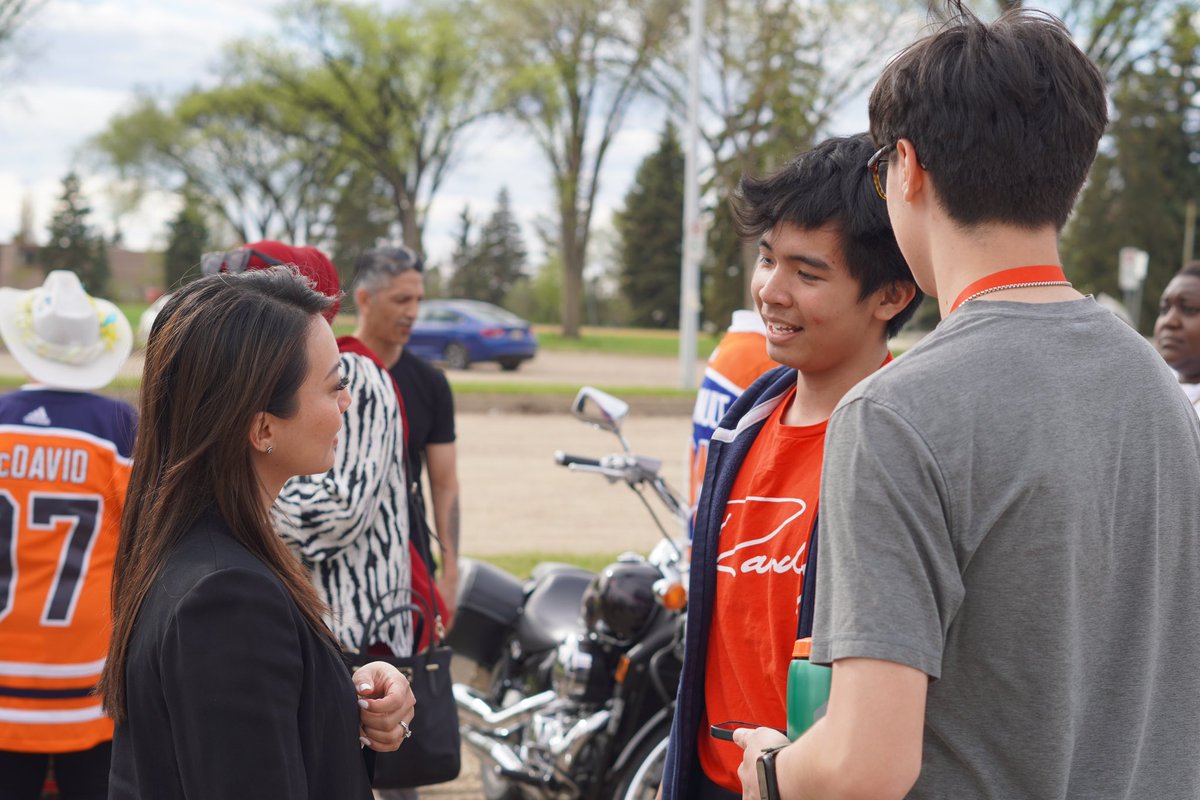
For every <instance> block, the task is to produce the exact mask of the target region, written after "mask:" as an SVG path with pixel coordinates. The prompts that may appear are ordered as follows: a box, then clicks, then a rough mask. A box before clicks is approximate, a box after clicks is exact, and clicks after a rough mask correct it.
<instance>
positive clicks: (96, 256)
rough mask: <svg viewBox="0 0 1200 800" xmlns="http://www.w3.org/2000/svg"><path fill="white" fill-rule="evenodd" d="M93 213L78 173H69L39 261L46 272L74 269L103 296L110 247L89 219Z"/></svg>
mask: <svg viewBox="0 0 1200 800" xmlns="http://www.w3.org/2000/svg"><path fill="white" fill-rule="evenodd" d="M91 213H92V209H91V207H90V206H88V204H87V200H86V199H85V198H84V196H83V192H82V187H81V185H80V181H79V176H78V175H76V174H75V173H74V172H70V173H67V175H66V177H64V178H63V192H62V197H61V198H60V199H59V204H58V210H56V211H55V212H54V216H53V217H52V218H51V220H50V228H49V233H50V241H49V243H48V244H47V245H46V246H45V247H43V248H42V250H41V253H40V261H41V263H42V267H43V269H45V271H46V272H47V273H49V272H50V271H52V270H56V269H65V270H69V271H71V272H74V273H75V274H76V275H78V276H79V281H80V282H81V283H82V284H83V288H84V289H85V290H87V292H88V294H90V295H93V296H96V297H103V296H105V295H107V293H108V277H109V273H108V249H107V248H106V246H105V244H104V237H102V236H100V235H99V234H97V233H95V232H94V231H93V230H92V227H91V225H90V224H89V223H88V219H87V218H88V215H89V214H91Z"/></svg>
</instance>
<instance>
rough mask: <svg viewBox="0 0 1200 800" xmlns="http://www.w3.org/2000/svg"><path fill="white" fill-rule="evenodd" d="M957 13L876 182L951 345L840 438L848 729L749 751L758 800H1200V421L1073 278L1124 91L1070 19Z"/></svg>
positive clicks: (922, 71)
mask: <svg viewBox="0 0 1200 800" xmlns="http://www.w3.org/2000/svg"><path fill="white" fill-rule="evenodd" d="M950 7H951V9H950V10H951V15H950V16H951V18H950V19H949V20H948V21H947V22H946V23H945V24H944V25H941V26H940V27H939V28H938V29H937V30H936V32H934V33H932V34H930V35H928V36H926V37H924V38H923V39H921V40H920V41H918V42H916V43H915V44H913V45H912V46H910V47H909V48H907V49H906V50H904V51H903V52H901V53H900V54H899V55H898V56H896V57H895V58H893V59H892V60H891V61H890V62H889V64H888V65H887V67H886V68H885V69H884V72H883V74H882V76H881V77H880V79H879V81H878V82H877V83H876V85H875V87H874V89H873V90H872V92H871V97H870V101H869V114H870V121H871V126H870V127H871V136H872V138H873V139H874V141H875V144H876V145H877V146H878V148H879V149H878V150H876V151H875V154H874V155H873V156H872V157H871V159H870V160H869V161H868V162H867V163H868V165H869V167H870V169H871V171H872V173H873V175H872V177H873V179H874V182H875V185H876V189H877V190H878V193H879V197H878V198H876V202H878V203H879V204H881V205H883V204H886V207H887V209H888V216H889V218H890V219H891V222H892V230H893V231H894V232H895V236H896V241H897V242H898V243H899V245H900V250H901V252H902V253H903V254H904V257H905V260H907V261H908V264H909V266H910V267H911V268H912V271H913V275H914V277H915V278H916V280H917V283H918V285H920V286H921V288H922V289H924V290H925V291H926V292H928V293H929V294H930V295H932V296H934V297H936V298H937V299H938V306H939V309H940V311H941V316H942V320H941V323H940V324H939V325H938V326H937V329H936V330H934V331H933V332H932V333H930V334H928V335H927V336H926V337H925V338H923V339H922V340H921V341H920V343H919V344H917V345H916V346H915V347H913V348H912V349H911V350H909V351H907V352H906V353H905V354H904V357H903V358H900V359H897V360H896V362H895V363H894V364H892V365H891V366H889V367H888V368H887V369H883V370H879V371H878V372H877V373H875V374H874V375H872V376H871V377H869V378H867V379H866V380H864V381H863V382H862V383H860V384H858V385H857V386H855V387H854V388H853V389H851V390H850V392H849V393H848V394H847V395H846V397H845V398H843V400H842V401H841V403H840V404H839V405H838V408H837V410H836V411H835V412H834V413H833V416H832V417H831V418H830V421H829V434H828V437H827V439H826V443H825V463H824V471H823V474H822V478H821V535H820V537H819V544H818V563H819V565H820V567H819V569H818V570H817V572H816V599H815V607H814V612H815V618H814V622H813V637H812V649H811V655H810V659H811V662H813V663H815V664H831V665H832V683H831V686H830V690H829V699H828V704H827V706H826V713H825V715H824V716H823V717H822V718H821V719H819V720H817V721H816V722H815V723H814V724H813V725H812V726H811V727H809V728H808V730H807V732H806V733H804V734H803V735H802V736H800V737H799V738H798V739H797V740H796V741H795V742H793V743H792V744H790V745H789V744H788V741H787V738H786V737H784V736H783V735H782V734H780V733H778V732H776V731H771V730H767V729H763V728H757V729H754V730H752V731H750V730H741V731H737V732H736V733H735V734H734V739H735V741H736V742H738V743H739V744H741V745H742V746H743V747H744V748H745V756H744V758H743V761H742V765H741V767H740V768H739V777H740V778H741V780H742V792H743V797H745V798H755V799H756V800H757V798H759V797H767V798H771V800H774V798H782V800H798V799H799V798H806V797H822V798H828V797H839V798H841V797H870V798H873V799H875V800H898V798H910V799H911V800H925V799H926V798H930V799H933V798H938V799H939V800H940V799H941V798H984V797H987V798H1035V797H1036V798H1060V799H1061V800H1073V799H1075V798H1078V799H1079V800H1085V799H1086V800H1117V799H1120V800H1135V799H1137V800H1140V799H1141V798H1150V797H1156V798H1157V797H1162V798H1166V797H1172V798H1176V797H1178V798H1183V797H1200V736H1197V735H1196V733H1197V720H1200V671H1198V670H1197V669H1196V663H1197V661H1198V660H1200V638H1197V637H1196V636H1194V635H1192V632H1194V631H1197V630H1200V604H1198V603H1197V602H1196V587H1197V586H1200V492H1197V486H1200V421H1198V420H1197V418H1196V415H1195V414H1194V413H1193V412H1192V409H1191V408H1190V407H1189V405H1188V402H1187V399H1186V398H1185V397H1184V396H1183V393H1182V392H1180V391H1179V386H1178V380H1177V378H1176V377H1175V376H1174V375H1173V374H1172V373H1171V370H1170V369H1168V368H1167V366H1166V364H1164V363H1163V361H1162V359H1161V358H1160V357H1159V356H1158V355H1157V354H1156V353H1155V351H1154V348H1153V347H1151V346H1150V344H1149V343H1147V342H1146V340H1145V339H1143V338H1142V337H1141V336H1140V335H1138V333H1137V332H1136V331H1134V330H1132V329H1131V328H1130V327H1129V326H1128V325H1126V324H1125V323H1123V322H1121V321H1120V320H1119V319H1118V318H1117V317H1116V316H1115V315H1113V314H1112V313H1110V312H1109V311H1108V310H1107V309H1105V308H1103V307H1101V306H1100V305H1098V304H1097V303H1096V302H1094V301H1093V300H1092V299H1091V298H1089V297H1084V296H1083V295H1081V294H1080V293H1079V292H1078V291H1076V290H1075V289H1074V288H1073V287H1072V286H1071V285H1070V283H1069V281H1068V280H1067V279H1066V275H1065V274H1064V271H1063V269H1062V265H1061V259H1060V256H1059V252H1058V236H1059V232H1060V231H1061V230H1062V228H1063V226H1064V225H1065V224H1066V222H1067V219H1068V217H1069V216H1070V214H1071V209H1072V206H1073V205H1074V203H1075V199H1076V197H1077V196H1078V194H1079V191H1080V188H1081V187H1082V186H1083V183H1084V181H1085V179H1086V178H1087V175H1088V171H1089V168H1090V167H1091V164H1092V161H1093V159H1094V158H1095V155H1096V151H1097V146H1098V143H1099V141H1100V138H1101V136H1102V135H1103V134H1104V130H1105V126H1106V124H1107V118H1108V101H1107V96H1106V87H1105V81H1104V76H1103V75H1102V74H1101V72H1100V70H1099V69H1097V67H1096V65H1095V64H1093V63H1092V62H1091V61H1090V60H1089V59H1088V57H1087V56H1086V55H1085V54H1084V53H1083V52H1082V51H1081V50H1080V49H1079V47H1078V46H1077V45H1076V44H1075V42H1074V40H1073V38H1072V36H1071V33H1070V31H1069V30H1067V28H1066V26H1065V25H1063V24H1062V22H1061V21H1059V20H1058V19H1056V18H1054V17H1053V16H1051V15H1049V14H1047V13H1045V12H1041V11H1037V10H1033V9H1029V8H1015V9H1013V10H1010V11H1007V12H1005V13H1004V14H1002V15H1000V16H999V17H998V18H997V19H995V20H994V21H991V22H984V21H982V20H980V19H978V18H977V17H975V16H974V15H973V14H971V13H970V12H969V11H968V10H966V8H965V7H964V6H963V4H962V3H960V2H952V3H950ZM760 778H761V782H760Z"/></svg>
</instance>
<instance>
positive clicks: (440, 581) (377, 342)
mask: <svg viewBox="0 0 1200 800" xmlns="http://www.w3.org/2000/svg"><path fill="white" fill-rule="evenodd" d="M422 272H423V264H422V262H421V259H420V257H419V256H417V254H416V253H414V252H413V251H412V250H410V249H408V248H407V247H381V248H378V249H375V250H370V251H368V252H366V253H364V254H363V255H362V256H360V257H359V259H358V264H357V267H356V270H355V276H354V305H355V307H356V308H357V309H358V327H357V328H356V329H355V332H354V335H355V336H357V337H358V338H359V339H361V340H362V341H363V343H364V344H366V345H367V346H368V347H370V348H371V349H372V350H374V351H375V352H376V353H378V354H379V357H380V359H381V360H382V361H383V363H384V364H387V365H388V372H389V373H390V374H391V376H392V378H393V379H395V381H396V386H397V387H398V389H399V391H400V395H401V397H402V398H403V400H404V410H405V418H406V419H407V421H408V449H407V451H406V452H407V454H408V475H409V482H410V484H415V490H414V491H413V492H412V493H411V495H410V498H411V500H412V501H413V502H414V503H415V504H418V505H416V507H415V508H414V509H413V511H414V513H413V539H414V542H415V544H416V548H417V551H418V552H419V553H420V554H421V557H422V559H423V561H424V562H425V564H426V566H427V568H428V569H429V571H430V573H431V574H436V575H437V576H438V577H437V587H438V590H439V594H440V596H441V600H442V601H443V602H444V603H445V604H446V606H447V610H448V612H449V613H450V614H451V615H453V613H454V603H455V596H456V594H457V588H458V548H459V541H460V531H459V527H460V516H459V492H458V464H457V455H456V446H455V435H454V396H453V394H452V393H451V391H450V383H449V381H447V380H446V376H445V374H444V373H443V372H442V371H441V370H439V369H437V368H435V367H434V366H432V365H431V364H429V363H428V362H426V361H425V360H424V359H422V358H421V357H420V356H418V355H417V354H416V353H413V352H412V351H411V350H408V349H407V348H405V345H406V344H408V339H409V337H410V336H411V335H412V326H413V323H414V322H415V321H416V319H417V312H418V310H419V309H420V305H421V300H423V299H424V297H425V289H424V281H423V275H422ZM423 467H424V468H425V469H426V470H427V471H428V474H429V497H430V499H431V501H432V503H433V527H434V532H435V533H436V538H437V542H438V545H439V550H440V555H441V563H440V564H435V563H434V560H433V551H432V543H431V542H430V541H429V536H428V530H427V527H426V526H425V525H423V524H422V523H423V522H424V520H425V509H424V507H423V496H422V493H421V491H420V486H421V474H422V472H423V471H424V470H423V469H422V468H423Z"/></svg>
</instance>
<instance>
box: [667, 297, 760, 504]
mask: <svg viewBox="0 0 1200 800" xmlns="http://www.w3.org/2000/svg"><path fill="white" fill-rule="evenodd" d="M778 366H779V365H778V364H776V363H775V362H774V361H772V360H771V358H770V356H768V355H767V336H766V327H765V326H764V325H763V321H762V318H761V317H759V316H758V313H757V312H754V311H744V310H743V311H735V312H733V323H732V324H731V325H730V326H729V330H728V332H727V333H726V334H725V336H724V337H722V339H721V343H720V344H719V345H718V346H717V349H716V350H714V351H713V353H712V355H711V356H709V358H708V365H707V366H706V367H705V370H704V381H703V382H702V383H701V384H700V390H699V392H697V394H696V405H695V408H694V409H693V411H692V442H691V447H690V449H689V453H688V464H689V468H690V475H689V481H688V484H689V492H688V500H689V502H690V503H691V504H692V506H693V507H695V505H696V497H697V495H699V494H700V486H701V484H702V483H704V467H705V464H706V463H707V462H708V442H709V440H710V439H712V435H713V432H714V431H716V429H717V425H718V424H720V422H721V418H722V417H724V416H725V412H726V411H728V410H729V407H730V406H731V405H733V401H734V400H736V399H737V398H738V397H739V396H740V395H741V393H742V392H744V391H746V389H747V388H748V387H749V386H750V384H752V383H754V381H756V380H757V379H758V377H759V376H760V375H762V374H763V373H764V372H766V371H767V370H769V369H774V368H775V367H778Z"/></svg>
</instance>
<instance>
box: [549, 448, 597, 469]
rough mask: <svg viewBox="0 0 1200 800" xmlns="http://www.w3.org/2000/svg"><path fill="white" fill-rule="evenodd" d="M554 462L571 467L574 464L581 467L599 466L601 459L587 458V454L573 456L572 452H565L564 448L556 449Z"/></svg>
mask: <svg viewBox="0 0 1200 800" xmlns="http://www.w3.org/2000/svg"><path fill="white" fill-rule="evenodd" d="M554 462H555V463H556V464H559V465H561V466H564V467H569V466H571V465H572V464H578V465H579V466H581V467H598V466H600V460H599V459H597V458H587V457H585V456H573V455H571V454H570V453H564V452H563V451H562V450H555V451H554Z"/></svg>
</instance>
